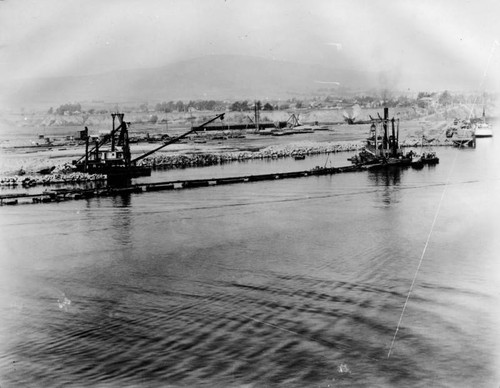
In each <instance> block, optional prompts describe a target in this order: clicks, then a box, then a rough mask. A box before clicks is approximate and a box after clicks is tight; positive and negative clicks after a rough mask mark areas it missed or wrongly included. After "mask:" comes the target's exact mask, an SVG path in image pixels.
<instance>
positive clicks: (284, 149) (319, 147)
mask: <svg viewBox="0 0 500 388" xmlns="http://www.w3.org/2000/svg"><path fill="white" fill-rule="evenodd" d="M362 147H363V143H362V142H356V143H310V144H286V145H273V146H269V147H266V148H264V149H262V150H260V151H255V152H251V151H239V152H220V153H213V154H190V153H186V154H170V155H165V154H163V155H155V156H150V157H148V158H145V159H144V160H142V162H141V163H142V165H144V166H148V167H152V168H182V167H202V166H211V165H215V164H222V163H228V162H233V161H244V160H249V159H267V158H286V157H294V156H295V155H299V154H300V155H304V154H305V155H314V154H321V153H332V152H345V151H357V150H359V149H361V148H362Z"/></svg>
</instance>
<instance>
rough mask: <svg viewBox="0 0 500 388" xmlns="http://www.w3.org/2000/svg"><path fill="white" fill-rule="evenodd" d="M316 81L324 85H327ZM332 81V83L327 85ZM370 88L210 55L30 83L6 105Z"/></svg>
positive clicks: (344, 76)
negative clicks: (158, 65) (164, 63)
mask: <svg viewBox="0 0 500 388" xmlns="http://www.w3.org/2000/svg"><path fill="white" fill-rule="evenodd" d="M318 82H326V83H325V84H322V83H318ZM328 82H333V83H331V84H330V83H328ZM335 82H338V83H339V84H340V85H341V86H345V87H349V88H373V87H375V86H376V80H375V77H372V76H371V75H370V74H369V73H367V72H362V71H357V70H350V69H336V68H335V67H334V66H332V67H325V66H322V65H314V64H306V63H297V62H286V61H275V60H270V59H266V58H261V57H252V56H241V55H210V56H204V57H197V58H192V59H187V60H183V61H179V62H175V63H172V64H167V65H164V66H160V67H155V68H141V69H128V70H116V71H106V72H103V73H99V74H92V75H78V76H62V77H53V78H34V79H24V80H18V81H15V82H12V83H11V84H10V85H7V86H4V87H3V89H4V90H7V91H8V92H7V93H5V94H6V95H7V98H6V102H7V103H15V104H28V103H54V104H57V103H65V102H68V101H90V100H106V101H116V102H120V101H160V100H163V101H168V100H196V99H213V100H231V99H249V98H250V99H253V98H258V99H265V98H271V99H278V98H283V99H287V98H291V97H293V96H300V95H304V94H310V93H314V92H315V91H317V90H318V89H321V88H323V89H324V88H336V87H338V85H336V84H335Z"/></svg>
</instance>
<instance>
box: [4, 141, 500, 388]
mask: <svg viewBox="0 0 500 388" xmlns="http://www.w3.org/2000/svg"><path fill="white" fill-rule="evenodd" d="M497 140H498V139H481V140H480V141H479V140H478V147H477V148H476V149H475V150H470V149H467V150H456V149H451V148H448V149H438V150H437V151H438V153H439V156H440V157H441V163H440V164H439V165H437V166H435V167H426V168H424V169H422V170H412V169H406V170H401V171H399V170H396V171H387V172H377V173H375V172H358V173H349V174H339V175H334V176H322V177H308V178H300V179H289V180H281V181H273V182H255V183H247V184H239V185H225V186H221V187H217V186H214V187H210V188H200V189H191V190H180V191H167V192H154V193H143V194H134V195H130V196H123V197H114V198H93V199H89V200H81V201H71V202H64V203H54V204H43V205H25V206H17V207H2V208H0V236H1V239H2V241H1V246H0V254H1V256H0V265H1V267H0V271H1V275H0V276H1V278H0V385H1V387H2V388H6V387H41V386H43V387H95V386H98V387H128V386H134V387H135V386H144V387H165V386H205V387H213V386H216V387H239V386H250V387H263V386H291V387H309V386H312V387H328V386H331V387H335V386H349V387H350V386H366V387H403V386H409V387H429V386H432V387H498V386H499V385H500V304H499V300H500V293H499V291H500V259H499V257H500V255H499V253H500V239H498V232H499V230H500V205H499V198H500V190H499V189H500V180H499V177H500V172H499V167H500V162H499V160H500V159H499V158H498V155H500V152H499V151H500V150H499V149H500V144H499V142H498V141H497ZM335 157H336V158H340V159H334V165H341V164H347V163H346V162H345V159H344V157H346V155H345V154H343V155H341V156H339V155H337V156H335ZM325 158H326V156H324V155H323V156H320V157H317V158H316V159H312V158H308V159H306V161H304V162H303V164H301V163H302V162H294V161H290V160H288V161H273V162H271V163H269V162H261V161H253V162H251V163H248V164H245V165H242V164H234V165H227V166H223V167H211V168H210V169H197V170H184V171H182V170H179V171H176V172H162V173H158V174H156V175H155V176H154V177H153V179H168V178H166V177H167V176H168V177H169V178H173V179H177V177H176V176H182V174H183V173H184V174H191V175H192V176H193V177H198V176H221V175H225V174H230V175H232V174H233V173H234V172H236V173H238V171H241V173H242V174H247V173H248V171H255V173H259V172H271V171H278V170H280V171H283V170H293V169H297V170H300V169H307V168H310V165H308V164H307V163H311V164H314V165H316V164H323V163H325V162H328V161H326V160H325ZM341 160H344V161H341ZM291 163H294V164H291ZM248 166H250V167H248ZM228 169H229V170H228ZM176 174H177V175H176ZM236 175H238V174H236ZM417 269H418V273H417V272H416V271H417ZM415 274H417V276H416V277H415ZM413 281H414V284H413V288H412V292H411V294H410V296H409V298H408V299H407V297H408V292H409V290H410V287H411V286H412V282H413ZM406 301H407V303H406V308H405V310H404V314H403V315H402V317H401V314H402V311H403V306H404V305H405V302H406ZM398 323H399V330H398V331H397V333H396V328H397V327H398ZM391 344H392V345H391ZM389 350H391V354H390V357H388V354H389Z"/></svg>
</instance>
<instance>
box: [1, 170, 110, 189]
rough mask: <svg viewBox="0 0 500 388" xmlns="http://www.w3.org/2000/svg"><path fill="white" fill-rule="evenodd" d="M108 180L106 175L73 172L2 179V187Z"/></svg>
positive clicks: (15, 176)
mask: <svg viewBox="0 0 500 388" xmlns="http://www.w3.org/2000/svg"><path fill="white" fill-rule="evenodd" d="M103 180H106V176H105V175H100V174H85V173H81V172H72V173H69V174H48V175H14V176H9V177H0V186H13V187H14V186H23V187H32V186H37V185H52V184H59V183H85V182H97V181H103Z"/></svg>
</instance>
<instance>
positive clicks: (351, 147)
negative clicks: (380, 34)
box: [0, 138, 452, 187]
mask: <svg viewBox="0 0 500 388" xmlns="http://www.w3.org/2000/svg"><path fill="white" fill-rule="evenodd" d="M451 144H452V142H451V141H450V140H449V139H441V140H440V139H436V140H434V141H433V142H432V145H433V146H447V145H451ZM363 146H364V141H358V142H326V143H322V142H310V143H306V144H304V143H301V144H286V145H272V146H268V147H265V148H263V149H261V150H259V151H239V152H217V153H168V154H167V153H164V154H158V155H154V156H151V157H148V158H145V159H144V160H142V161H141V164H142V165H144V166H148V167H152V168H153V169H154V168H185V167H203V166H212V165H217V164H223V163H230V162H238V161H245V160H250V159H272V158H287V157H295V156H297V155H317V154H326V153H335V152H348V151H351V152H352V151H358V150H360V149H362V148H363ZM401 146H402V147H420V146H421V139H419V138H408V139H405V140H404V141H403V142H402V143H401ZM104 180H106V177H105V176H104V175H92V174H85V173H77V172H74V171H73V169H72V168H71V166H70V165H67V164H65V165H62V166H54V167H53V170H52V172H51V173H50V174H44V175H42V174H36V173H30V172H26V173H23V174H17V175H12V176H5V177H0V186H23V187H31V186H36V185H51V184H61V183H63V184H74V183H85V182H96V181H104Z"/></svg>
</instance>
